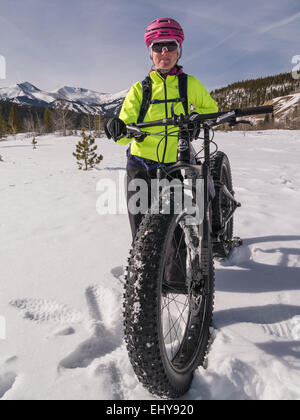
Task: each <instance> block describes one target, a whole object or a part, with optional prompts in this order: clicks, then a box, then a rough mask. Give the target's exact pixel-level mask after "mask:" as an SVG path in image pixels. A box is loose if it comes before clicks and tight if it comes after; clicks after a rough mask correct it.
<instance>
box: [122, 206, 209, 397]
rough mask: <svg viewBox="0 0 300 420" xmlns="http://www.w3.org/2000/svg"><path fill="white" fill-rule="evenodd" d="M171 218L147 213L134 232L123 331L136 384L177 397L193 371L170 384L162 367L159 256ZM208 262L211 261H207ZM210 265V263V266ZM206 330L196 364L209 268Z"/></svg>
mask: <svg viewBox="0 0 300 420" xmlns="http://www.w3.org/2000/svg"><path fill="white" fill-rule="evenodd" d="M172 217H174V216H172V215H166V214H157V215H153V214H152V215H151V214H147V215H145V217H144V218H143V220H142V222H141V224H140V227H139V230H138V232H137V235H136V238H135V241H134V246H133V248H132V249H131V251H130V257H129V261H128V268H127V275H126V284H125V293H124V332H125V340H126V344H127V350H128V354H129V358H130V361H131V364H132V367H133V369H134V372H135V374H136V375H137V377H138V379H139V381H140V382H141V383H142V384H143V385H144V386H145V387H146V388H147V389H148V390H149V391H150V392H151V393H152V394H154V395H156V396H159V397H162V398H169V399H170V398H178V397H179V396H181V395H183V394H184V393H185V392H187V390H188V389H189V388H190V385H191V382H192V379H193V370H194V369H195V368H196V366H195V367H194V369H193V370H191V371H189V372H187V373H185V374H183V375H182V377H181V378H180V380H177V381H175V382H174V380H173V378H172V375H170V371H169V367H168V366H166V361H165V358H164V356H163V354H162V349H161V341H160V319H159V318H160V310H159V308H158V306H159V304H158V302H159V293H160V285H159V284H158V279H159V277H160V269H161V268H160V266H161V255H163V252H165V248H164V246H165V243H164V240H163V238H166V236H167V232H168V229H169V226H170V220H171V218H172ZM211 261H212V258H211ZM211 264H212V263H211ZM210 275H211V277H212V279H211V286H210V287H211V290H210V292H211V295H212V299H211V301H210V308H209V311H210V312H209V313H210V315H209V316H208V319H207V321H206V322H207V324H208V326H207V328H206V332H205V335H206V336H205V337H204V338H203V343H202V348H201V349H199V356H198V359H197V365H200V364H202V363H203V361H204V358H205V356H206V353H207V347H208V342H209V325H210V324H211V318H212V311H213V295H214V274H213V266H211V268H210Z"/></svg>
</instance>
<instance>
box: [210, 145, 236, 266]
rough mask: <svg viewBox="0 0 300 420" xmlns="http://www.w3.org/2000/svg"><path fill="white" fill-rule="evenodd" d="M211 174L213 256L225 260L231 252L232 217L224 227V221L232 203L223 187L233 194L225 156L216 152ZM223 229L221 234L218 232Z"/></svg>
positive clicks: (212, 160) (212, 161)
mask: <svg viewBox="0 0 300 420" xmlns="http://www.w3.org/2000/svg"><path fill="white" fill-rule="evenodd" d="M210 168H211V174H212V177H213V181H214V185H215V197H214V199H213V201H212V231H213V236H214V239H216V238H217V237H218V239H219V240H218V241H216V240H214V242H213V255H214V257H217V258H227V257H228V256H229V254H230V252H231V250H232V237H233V217H232V218H231V219H230V220H229V221H228V222H227V224H226V226H225V222H224V221H225V219H226V216H227V214H228V213H230V212H231V210H232V202H231V200H230V199H229V198H228V197H227V196H226V194H225V193H224V189H223V185H224V186H225V187H226V188H227V189H228V191H229V192H230V193H231V194H233V186H232V175H231V168H230V163H229V159H228V157H227V155H226V154H225V153H223V152H221V151H218V152H217V153H216V154H215V155H214V156H213V157H212V158H211V160H210ZM222 229H224V231H223V233H222V234H221V235H219V232H220V231H221V230H222Z"/></svg>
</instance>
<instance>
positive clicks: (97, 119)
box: [94, 114, 103, 137]
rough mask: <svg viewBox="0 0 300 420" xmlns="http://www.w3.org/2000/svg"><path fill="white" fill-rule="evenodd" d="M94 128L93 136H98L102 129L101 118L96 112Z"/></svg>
mask: <svg viewBox="0 0 300 420" xmlns="http://www.w3.org/2000/svg"><path fill="white" fill-rule="evenodd" d="M94 130H95V136H96V137H100V136H101V130H103V119H102V115H101V114H97V115H96V116H95V121H94Z"/></svg>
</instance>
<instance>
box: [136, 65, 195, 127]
mask: <svg viewBox="0 0 300 420" xmlns="http://www.w3.org/2000/svg"><path fill="white" fill-rule="evenodd" d="M187 85H188V75H187V74H186V73H181V74H179V76H178V89H179V95H180V98H176V99H167V101H166V100H157V99H155V100H153V101H151V99H152V82H151V79H150V76H147V77H146V78H145V79H144V80H143V81H142V87H143V99H142V103H141V108H140V113H139V117H138V120H137V123H138V124H139V123H142V122H143V121H144V118H145V116H146V114H147V112H148V108H149V105H150V104H160V103H165V102H181V103H182V105H183V108H184V112H185V114H186V115H188V113H189V107H188V97H187V91H188V86H187Z"/></svg>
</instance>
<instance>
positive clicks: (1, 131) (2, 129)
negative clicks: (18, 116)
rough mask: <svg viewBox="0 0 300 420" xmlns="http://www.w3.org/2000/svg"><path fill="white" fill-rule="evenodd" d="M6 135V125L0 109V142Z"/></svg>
mask: <svg viewBox="0 0 300 420" xmlns="http://www.w3.org/2000/svg"><path fill="white" fill-rule="evenodd" d="M6 134H7V125H6V122H5V119H4V118H3V116H2V112H1V108H0V140H1V139H3V138H4V137H5V136H6Z"/></svg>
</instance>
